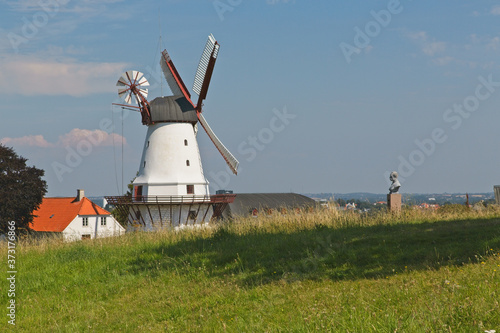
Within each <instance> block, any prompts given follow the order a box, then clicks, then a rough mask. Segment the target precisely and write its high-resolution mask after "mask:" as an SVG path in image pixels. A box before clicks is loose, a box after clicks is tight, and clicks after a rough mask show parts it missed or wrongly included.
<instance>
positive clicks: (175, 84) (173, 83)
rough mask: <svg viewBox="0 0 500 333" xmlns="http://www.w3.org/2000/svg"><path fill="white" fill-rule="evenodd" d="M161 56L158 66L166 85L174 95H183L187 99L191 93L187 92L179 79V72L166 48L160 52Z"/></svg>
mask: <svg viewBox="0 0 500 333" xmlns="http://www.w3.org/2000/svg"><path fill="white" fill-rule="evenodd" d="M161 54H162V57H161V59H160V66H161V69H162V71H163V75H164V76H165V79H166V80H167V83H168V86H169V87H170V90H172V93H173V94H174V95H184V97H186V98H187V99H188V100H190V99H191V94H190V93H189V91H188V89H187V88H186V85H185V84H184V82H183V81H182V79H181V76H180V75H179V72H177V69H176V68H175V66H174V63H173V61H172V59H171V58H170V55H169V54H168V52H167V50H164V51H163V52H162V53H161Z"/></svg>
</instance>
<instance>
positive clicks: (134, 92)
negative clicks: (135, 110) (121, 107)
mask: <svg viewBox="0 0 500 333" xmlns="http://www.w3.org/2000/svg"><path fill="white" fill-rule="evenodd" d="M116 86H117V87H118V96H120V97H121V98H123V99H124V100H125V102H126V103H127V104H132V97H134V101H135V102H136V103H137V104H140V102H141V96H142V98H143V99H146V98H147V97H148V89H145V88H144V87H148V86H149V82H148V80H147V79H146V78H145V77H144V74H143V73H141V72H138V71H127V72H125V73H123V74H122V76H121V77H120V79H119V80H118V82H117V83H116Z"/></svg>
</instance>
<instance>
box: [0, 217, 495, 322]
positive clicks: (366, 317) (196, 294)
mask: <svg viewBox="0 0 500 333" xmlns="http://www.w3.org/2000/svg"><path fill="white" fill-rule="evenodd" d="M0 255H2V256H3V257H4V258H7V251H6V245H4V246H3V248H2V249H1V251H0ZM4 262H5V266H7V265H6V260H5V261H4ZM16 265H17V270H18V273H17V281H16V304H17V308H16V327H15V328H16V331H20V332H116V331H119V332H149V331H151V332H163V331H171V332H222V331H228V332H313V331H319V332H485V331H487V330H496V331H497V332H500V305H499V302H500V211H498V210H495V209H483V210H481V211H475V210H470V211H467V210H462V211H457V210H450V211H447V212H441V213H440V212H438V213H436V212H420V211H415V210H405V211H403V212H402V214H401V215H399V216H396V215H390V214H387V213H380V214H378V215H371V216H365V215H359V214H339V213H337V212H336V211H328V210H326V211H321V212H315V213H310V214H307V215H295V214H292V215H286V216H280V215H275V216H271V217H266V216H262V217H259V218H258V219H237V220H235V221H233V222H231V223H227V224H223V225H220V226H218V227H213V228H204V229H197V230H185V231H180V232H161V233H160V232H159V233H134V234H127V235H126V236H123V237H119V238H112V239H99V240H92V241H83V242H82V241H81V242H76V243H69V244H66V243H61V242H59V241H54V240H53V241H50V240H45V241H42V242H40V243H39V244H30V243H29V242H26V241H24V242H21V243H20V244H19V245H18V248H17V259H16ZM4 270H5V271H7V270H8V269H7V267H5V269H4ZM7 289H8V285H7V281H6V280H5V279H3V282H2V284H1V296H0V298H1V299H2V304H7V302H8V300H9V298H8V296H7ZM3 309H4V312H5V314H6V313H7V309H6V307H3ZM2 317H3V323H2V326H3V327H6V328H12V327H9V326H10V325H8V323H7V320H8V317H7V316H6V315H2ZM2 326H0V327H2Z"/></svg>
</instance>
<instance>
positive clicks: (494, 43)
mask: <svg viewBox="0 0 500 333" xmlns="http://www.w3.org/2000/svg"><path fill="white" fill-rule="evenodd" d="M499 47H500V37H493V38H491V39H490V40H489V42H488V44H486V49H488V50H498V48H499Z"/></svg>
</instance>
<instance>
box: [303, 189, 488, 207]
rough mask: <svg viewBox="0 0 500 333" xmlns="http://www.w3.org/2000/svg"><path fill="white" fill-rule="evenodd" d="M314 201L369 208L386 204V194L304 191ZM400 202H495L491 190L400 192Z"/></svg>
mask: <svg viewBox="0 0 500 333" xmlns="http://www.w3.org/2000/svg"><path fill="white" fill-rule="evenodd" d="M304 195H306V196H308V197H310V198H312V199H314V200H316V201H324V202H326V201H335V202H336V203H337V204H338V205H339V207H348V208H356V209H370V208H372V207H376V206H378V205H386V204H387V194H376V193H364V192H356V193H305V194H304ZM402 202H403V204H406V205H411V206H420V207H423V208H433V207H440V206H443V205H449V204H462V205H465V204H467V202H468V204H469V205H474V204H477V203H479V202H482V203H484V204H485V205H488V204H494V203H495V195H494V193H493V192H486V193H402Z"/></svg>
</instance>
